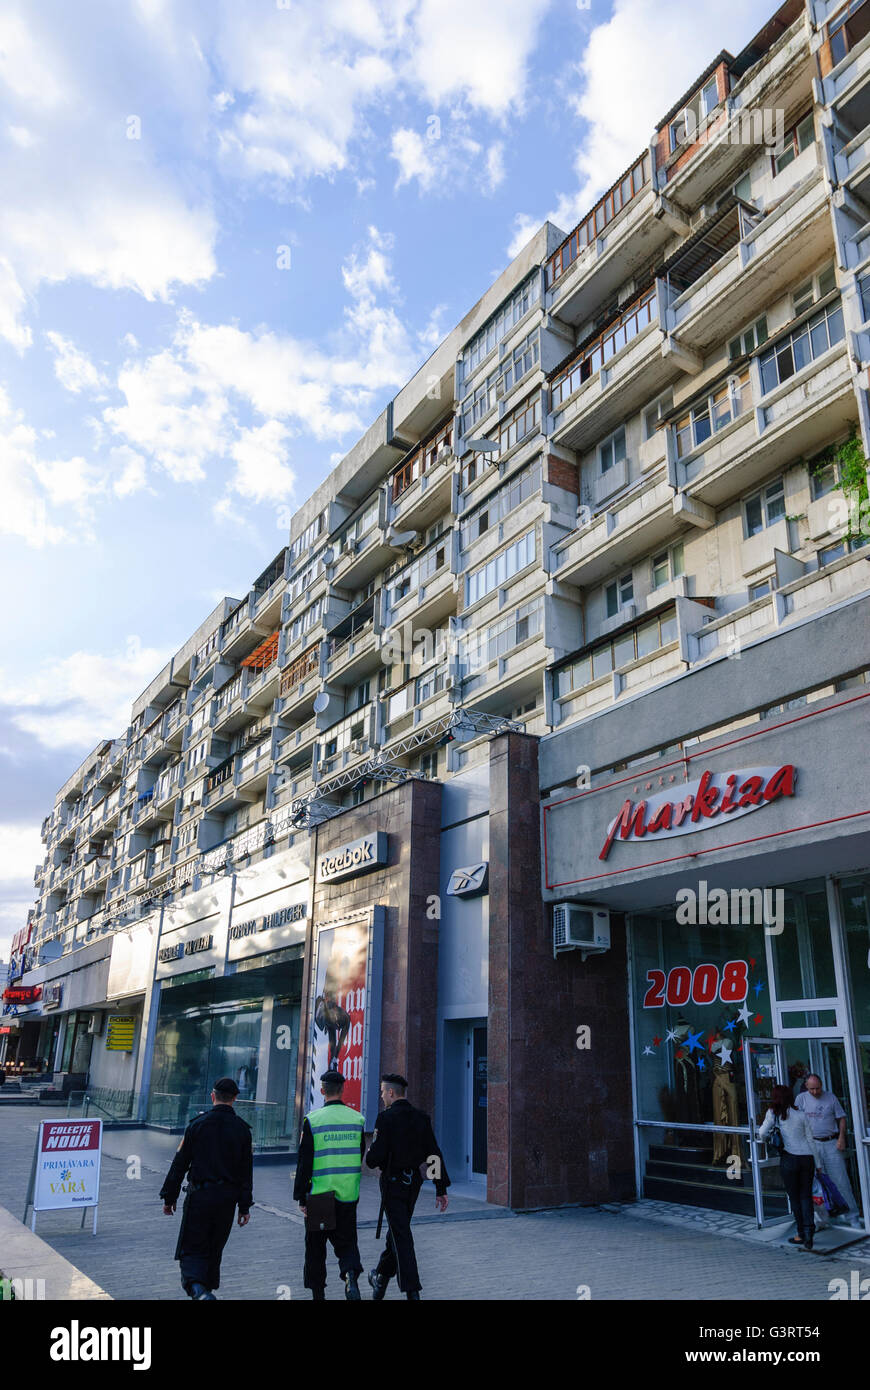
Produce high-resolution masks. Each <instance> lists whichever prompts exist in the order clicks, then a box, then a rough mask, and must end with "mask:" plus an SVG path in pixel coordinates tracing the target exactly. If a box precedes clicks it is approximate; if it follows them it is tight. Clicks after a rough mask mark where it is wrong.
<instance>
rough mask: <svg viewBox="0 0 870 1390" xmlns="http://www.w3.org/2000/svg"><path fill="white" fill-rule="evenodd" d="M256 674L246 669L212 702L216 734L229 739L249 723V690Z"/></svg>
mask: <svg viewBox="0 0 870 1390" xmlns="http://www.w3.org/2000/svg"><path fill="white" fill-rule="evenodd" d="M255 679H256V673H255V672H254V671H252V670H251V668H250V667H247V666H246V667H245V668H244V669H243V670H241V671H239V673H238V675H236V676H233V678H232V680H230V681H227V683H226V685H222V686H221V688H220V690H218V691H217V693H216V695H215V697H214V700H213V702H212V713H211V726H212V729H213V730H214V732H215V734H218V735H220V737H221V738H228V737H229V735H230V734H232V733H234V732H235V731H236V730H237V729H240V728H242V726H243V725H244V724H245V723H246V722H247V721H248V719H249V718H250V715H249V714H248V690H249V688H250V685H251V683H252V681H253V680H255Z"/></svg>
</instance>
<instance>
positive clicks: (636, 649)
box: [555, 609, 677, 700]
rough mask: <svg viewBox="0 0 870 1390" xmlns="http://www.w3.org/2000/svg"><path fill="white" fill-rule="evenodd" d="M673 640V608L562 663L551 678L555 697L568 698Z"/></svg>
mask: <svg viewBox="0 0 870 1390" xmlns="http://www.w3.org/2000/svg"><path fill="white" fill-rule="evenodd" d="M676 640H677V615H676V613H675V611H674V610H673V609H669V610H668V611H667V612H666V613H663V614H662V615H661V616H659V617H657V618H653V619H652V620H651V621H649V622H645V623H639V624H638V626H637V627H635V628H632V630H631V631H630V632H627V633H623V634H622V635H621V636H620V637H618V638H616V639H615V641H612V642H604V643H602V644H600V645H598V646H595V647H593V648H592V650H591V651H590V652H588V653H587V654H586V655H585V656H582V657H579V658H578V659H577V660H576V661H572V662H571V664H570V666H563V667H562V669H561V670H560V671H557V673H556V677H555V684H556V698H557V699H560V700H564V699H567V698H570V696H572V695H576V694H577V692H578V691H580V690H582V689H583V688H584V687H585V686H587V685H589V684H590V683H591V682H592V681H595V680H599V679H600V678H601V677H602V676H606V675H609V674H610V672H611V671H616V670H618V669H619V667H620V666H625V665H627V664H628V663H629V662H631V661H637V660H638V659H639V658H641V657H644V656H651V655H652V654H653V653H654V652H657V651H659V650H660V649H661V648H662V647H667V646H669V645H670V644H671V643H672V642H676Z"/></svg>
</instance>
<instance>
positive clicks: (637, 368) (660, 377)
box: [550, 289, 680, 451]
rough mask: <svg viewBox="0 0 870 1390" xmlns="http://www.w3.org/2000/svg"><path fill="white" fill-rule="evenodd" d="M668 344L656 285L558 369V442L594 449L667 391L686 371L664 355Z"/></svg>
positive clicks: (554, 390)
mask: <svg viewBox="0 0 870 1390" xmlns="http://www.w3.org/2000/svg"><path fill="white" fill-rule="evenodd" d="M661 313H662V314H663V310H661ZM664 343H665V333H664V331H663V324H662V321H661V319H660V310H659V306H658V298H657V295H656V293H655V290H654V289H650V290H647V291H646V292H645V293H644V294H643V295H641V296H640V298H639V299H638V300H636V301H635V303H634V304H632V305H631V306H629V308H628V309H627V310H626V311H625V312H623V313H622V314H620V315H618V316H617V317H615V318H614V319H613V320H611V323H610V324H609V325H608V327H607V328H605V330H604V331H603V332H602V333H600V334H598V335H596V337H595V338H593V339H591V340H589V341H587V342H586V343H584V344H583V346H582V347H581V348H580V349H579V350H578V352H576V353H575V354H574V356H573V357H572V358H571V359H570V360H569V361H568V362H567V363H565V364H564V365H563V366H562V367H561V368H560V369H559V370H558V371H557V372H555V373H553V375H552V377H551V380H550V412H551V417H552V428H551V431H550V433H551V437H552V439H553V442H554V443H556V444H560V445H563V446H567V447H568V448H570V449H576V450H578V451H579V450H583V449H587V448H590V447H591V446H592V445H593V444H595V443H597V442H598V440H599V439H602V438H603V437H604V436H605V435H606V434H608V432H609V431H610V430H612V429H615V428H616V427H617V426H619V425H620V424H622V422H623V421H624V420H625V419H626V418H627V417H628V416H629V415H632V414H634V412H635V411H637V410H640V409H641V407H642V406H644V405H646V404H647V403H648V402H649V401H650V400H652V399H653V398H654V397H655V396H656V395H657V394H659V393H660V392H662V391H663V390H664V388H665V387H666V386H667V385H668V384H669V383H670V382H672V381H673V380H674V379H675V377H676V376H677V375H678V373H679V370H680V369H679V366H677V365H675V363H674V361H673V360H672V358H671V357H667V358H666V357H664V356H663V345H664Z"/></svg>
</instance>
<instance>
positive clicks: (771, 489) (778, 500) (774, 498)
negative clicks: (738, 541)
mask: <svg viewBox="0 0 870 1390" xmlns="http://www.w3.org/2000/svg"><path fill="white" fill-rule="evenodd" d="M784 516H785V488H784V485H783V481H782V478H777V479H776V481H775V482H773V483H768V484H767V487H764V488H762V489H761V490H760V491H759V492H755V493H753V495H752V496H751V497H747V498H746V500H745V501H744V503H743V518H744V522H745V531H746V537H747V539H748V538H749V537H750V536H757V535H758V533H759V531H763V530H764V529H765V527H767V526H773V524H774V522H776V521H779V520H781V518H782V517H784Z"/></svg>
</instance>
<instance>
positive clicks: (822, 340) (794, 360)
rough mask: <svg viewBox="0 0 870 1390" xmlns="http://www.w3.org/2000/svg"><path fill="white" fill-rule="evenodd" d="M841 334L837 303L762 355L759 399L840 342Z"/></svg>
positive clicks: (840, 315)
mask: <svg viewBox="0 0 870 1390" xmlns="http://www.w3.org/2000/svg"><path fill="white" fill-rule="evenodd" d="M843 333H844V330H843V308H842V305H841V303H840V301H839V299H837V300H835V301H833V302H832V303H831V304H829V305H828V306H827V308H825V309H821V310H820V311H819V313H817V314H814V315H813V317H812V318H811V319H808V320H807V322H806V323H804V324H803V325H802V326H801V327H800V328H799V329H797V330H796V331H795V332H794V333H789V334H788V335H787V336H786V337H785V338H780V339H779V341H778V342H777V343H776V345H775V346H774V347H772V348H769V349H768V351H767V352H764V353H762V355H761V357H760V358H759V363H760V366H761V393H762V395H767V393H768V392H769V391H773V390H774V389H775V388H776V387H777V386H780V385H782V383H783V382H784V381H788V379H789V377H792V376H794V374H795V372H799V371H800V370H801V368H802V367H806V366H808V364H809V363H810V362H813V361H815V359H816V358H817V357H821V355H822V354H823V353H825V352H827V351H828V348H830V347H833V346H834V345H835V343H840V342H842V341H843Z"/></svg>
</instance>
